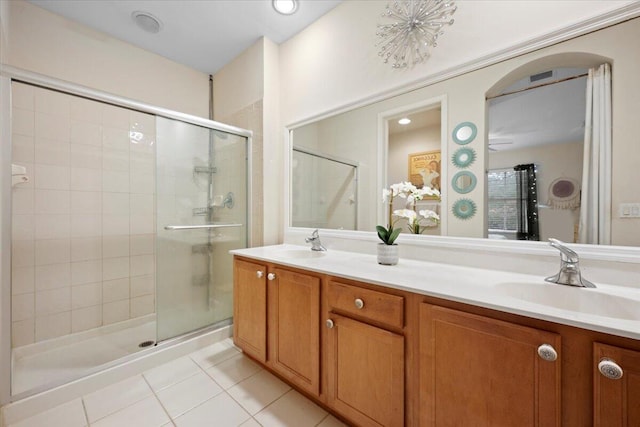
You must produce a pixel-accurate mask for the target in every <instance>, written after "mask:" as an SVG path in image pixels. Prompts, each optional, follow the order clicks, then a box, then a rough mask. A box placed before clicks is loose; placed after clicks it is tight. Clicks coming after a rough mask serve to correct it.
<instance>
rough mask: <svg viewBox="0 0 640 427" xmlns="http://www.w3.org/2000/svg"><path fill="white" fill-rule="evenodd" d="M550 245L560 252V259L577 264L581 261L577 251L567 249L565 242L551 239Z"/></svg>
mask: <svg viewBox="0 0 640 427" xmlns="http://www.w3.org/2000/svg"><path fill="white" fill-rule="evenodd" d="M549 244H550V245H551V246H552V247H554V248H556V249H557V250H559V251H560V257H561V258H562V260H563V261H565V262H571V263H576V262H578V261H579V260H580V257H578V254H577V253H576V252H575V251H573V250H571V249H569V248H568V247H566V246H565V244H564V242H562V241H560V240H558V239H554V238H550V239H549Z"/></svg>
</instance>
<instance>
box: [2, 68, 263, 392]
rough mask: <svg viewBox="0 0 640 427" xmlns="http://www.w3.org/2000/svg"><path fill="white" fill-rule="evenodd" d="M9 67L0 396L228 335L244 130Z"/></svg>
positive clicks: (243, 202)
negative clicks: (217, 333)
mask: <svg viewBox="0 0 640 427" xmlns="http://www.w3.org/2000/svg"><path fill="white" fill-rule="evenodd" d="M5 73H8V74H12V73H14V76H13V78H7V77H2V78H0V89H1V90H2V92H1V93H2V94H3V96H2V97H1V98H0V102H2V111H1V113H2V117H1V118H2V123H3V129H2V150H1V151H0V162H1V165H2V168H1V170H2V180H1V187H2V188H1V190H2V192H3V194H5V195H7V198H6V199H7V200H9V201H10V203H4V204H0V208H1V211H0V219H1V220H2V223H3V228H2V253H1V256H2V266H3V267H2V273H3V274H2V282H1V285H2V288H1V289H0V291H2V292H0V304H1V306H0V314H1V315H2V322H0V328H1V329H0V338H1V340H2V346H1V353H0V368H1V372H2V375H0V378H1V380H0V392H1V396H0V397H2V400H3V401H4V402H6V401H8V400H17V399H21V398H23V397H26V396H30V395H33V394H35V393H38V392H41V391H44V390H47V389H50V388H52V387H55V386H57V385H61V384H65V383H68V382H69V381H71V380H74V379H78V378H81V377H83V376H86V375H88V374H90V373H95V372H99V371H101V370H104V369H106V368H107V367H111V366H115V365H117V364H120V363H123V361H127V360H130V359H132V358H135V357H137V355H136V353H138V352H141V351H147V352H153V351H155V347H156V346H160V347H162V346H163V345H165V344H166V345H170V343H171V342H176V341H179V340H180V339H183V338H184V337H186V336H194V335H197V334H199V333H205V332H207V331H210V330H214V329H216V328H219V327H222V326H225V325H229V324H230V323H231V320H232V319H231V318H232V312H233V302H232V295H233V277H232V275H233V263H232V257H231V255H230V254H229V250H231V249H238V248H245V247H247V246H248V245H249V242H248V239H249V236H250V233H249V230H250V216H249V212H251V209H250V197H249V194H250V188H249V182H250V181H249V179H248V173H249V171H250V157H249V153H250V152H251V150H250V145H251V132H250V131H246V130H243V129H239V128H235V127H232V126H228V125H224V124H221V123H216V122H213V121H210V120H206V119H202V118H199V117H195V116H189V115H186V114H182V113H177V112H173V111H169V110H165V109H161V108H157V107H153V106H149V105H146V104H141V103H137V102H134V101H131V100H127V99H124V98H118V97H114V96H113V95H109V94H104V93H101V92H97V91H93V90H90V89H87V88H83V87H79V86H75V85H71V84H69V83H66V82H60V81H57V80H55V79H51V78H48V77H45V76H40V75H35V74H32V73H28V72H25V71H21V70H16V71H12V70H10V69H8V68H7V69H5ZM5 75H6V74H5ZM7 142H8V143H7ZM9 172H11V173H9ZM5 248H7V250H5ZM7 272H8V273H9V274H6V273H7ZM174 338H177V339H176V340H174ZM8 396H9V397H8Z"/></svg>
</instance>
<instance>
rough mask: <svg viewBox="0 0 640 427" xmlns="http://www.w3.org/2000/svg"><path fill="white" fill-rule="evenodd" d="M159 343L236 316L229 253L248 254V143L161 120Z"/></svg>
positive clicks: (158, 234) (213, 131)
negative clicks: (244, 251)
mask: <svg viewBox="0 0 640 427" xmlns="http://www.w3.org/2000/svg"><path fill="white" fill-rule="evenodd" d="M157 129H158V136H157V139H158V146H157V165H158V166H157V174H156V176H157V197H158V204H157V206H158V209H157V213H158V225H157V234H156V236H157V243H156V249H157V280H156V286H157V294H158V297H157V299H158V302H157V314H158V318H157V322H158V340H160V341H162V340H165V339H168V338H172V337H175V336H178V335H181V334H184V333H186V332H190V331H194V330H196V329H199V328H202V327H205V326H208V325H212V324H216V323H219V322H223V321H225V320H227V319H230V318H231V316H232V314H233V304H232V295H233V279H232V276H231V274H230V273H231V270H230V269H229V266H230V265H231V264H232V259H231V255H230V254H229V250H231V249H237V248H239V247H246V241H247V226H246V225H247V217H248V215H247V206H246V201H247V162H246V157H247V152H246V138H244V137H242V136H238V135H232V134H229V133H224V132H220V131H216V130H214V129H208V128H205V127H199V126H194V125H192V124H188V123H184V122H180V121H177V120H171V119H165V118H161V117H159V118H158V119H157Z"/></svg>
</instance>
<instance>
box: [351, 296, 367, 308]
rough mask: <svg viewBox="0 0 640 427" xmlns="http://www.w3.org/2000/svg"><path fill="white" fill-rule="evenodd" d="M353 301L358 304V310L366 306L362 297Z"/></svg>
mask: <svg viewBox="0 0 640 427" xmlns="http://www.w3.org/2000/svg"><path fill="white" fill-rule="evenodd" d="M353 303H354V304H355V305H356V308H357V309H358V310H360V309H361V308H362V307H364V301H362V300H361V299H360V298H356V300H355V301H354V302H353Z"/></svg>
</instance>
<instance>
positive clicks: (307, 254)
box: [273, 249, 325, 259]
mask: <svg viewBox="0 0 640 427" xmlns="http://www.w3.org/2000/svg"><path fill="white" fill-rule="evenodd" d="M273 256H274V257H277V258H281V259H309V258H320V257H323V256H325V252H320V251H312V250H311V249H306V250H305V249H287V250H284V251H278V252H274V253H273Z"/></svg>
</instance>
